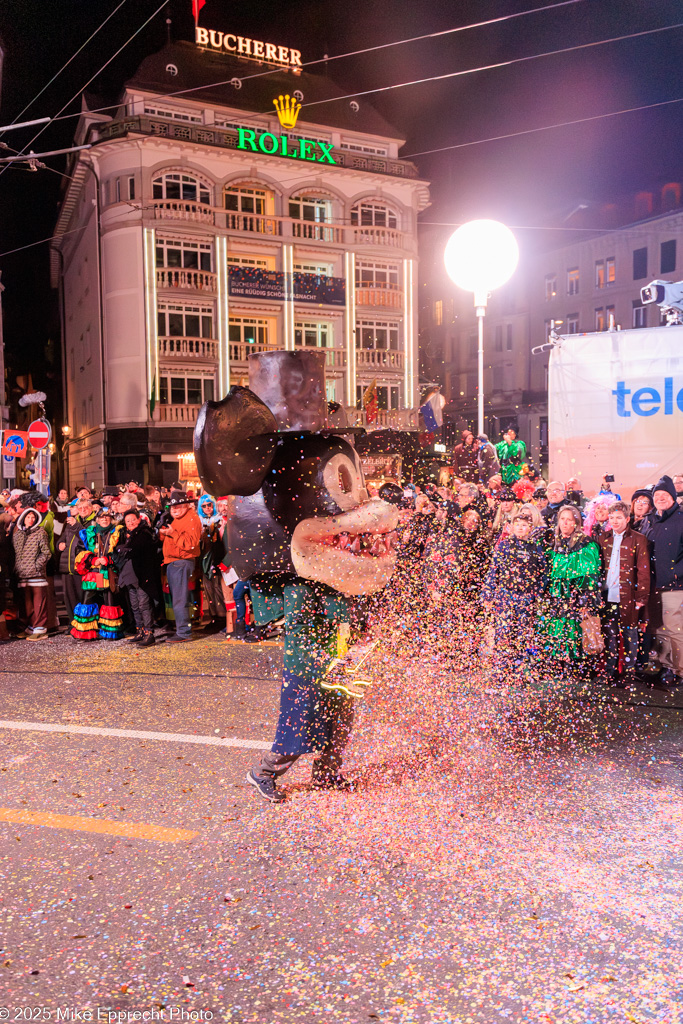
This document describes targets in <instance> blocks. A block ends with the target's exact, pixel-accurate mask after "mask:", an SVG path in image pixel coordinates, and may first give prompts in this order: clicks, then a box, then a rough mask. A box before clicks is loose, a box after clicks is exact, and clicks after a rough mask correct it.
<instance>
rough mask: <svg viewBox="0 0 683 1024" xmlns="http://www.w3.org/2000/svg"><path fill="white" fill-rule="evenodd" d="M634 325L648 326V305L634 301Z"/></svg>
mask: <svg viewBox="0 0 683 1024" xmlns="http://www.w3.org/2000/svg"><path fill="white" fill-rule="evenodd" d="M633 326H634V327H647V306H643V305H641V304H640V302H637V301H636V302H634V303H633Z"/></svg>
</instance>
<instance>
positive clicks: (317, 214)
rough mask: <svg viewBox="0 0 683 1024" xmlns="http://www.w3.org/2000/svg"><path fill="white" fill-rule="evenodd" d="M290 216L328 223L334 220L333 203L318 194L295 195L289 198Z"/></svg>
mask: <svg viewBox="0 0 683 1024" xmlns="http://www.w3.org/2000/svg"><path fill="white" fill-rule="evenodd" d="M289 216H290V217H292V218H293V219H294V220H308V221H312V222H313V223H314V224H328V223H329V222H330V221H331V220H332V203H331V202H330V200H329V199H318V198H317V197H316V196H293V197H292V198H291V199H290V200H289Z"/></svg>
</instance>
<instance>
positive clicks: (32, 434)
mask: <svg viewBox="0 0 683 1024" xmlns="http://www.w3.org/2000/svg"><path fill="white" fill-rule="evenodd" d="M28 439H29V441H30V442H31V444H32V445H33V447H34V448H35V449H36V450H37V451H40V449H41V448H47V446H48V445H49V443H50V441H51V440H52V428H51V427H50V424H49V423H48V422H47V420H34V421H33V423H31V425H30V426H29V428H28Z"/></svg>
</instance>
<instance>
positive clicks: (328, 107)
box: [126, 42, 402, 140]
mask: <svg viewBox="0 0 683 1024" xmlns="http://www.w3.org/2000/svg"><path fill="white" fill-rule="evenodd" d="M169 64H173V65H174V66H175V67H176V68H177V69H178V73H177V75H176V74H171V73H169V72H168V71H167V70H166V68H167V66H168V65H169ZM264 72H268V73H266V74H264ZM250 76H255V77H250ZM231 78H239V79H240V80H241V82H242V87H241V89H239V90H238V89H236V88H235V87H234V86H232V85H230V84H229V82H230V79H231ZM216 82H226V83H227V84H225V85H216V84H214V83H216ZM126 87H127V88H128V89H135V88H138V89H142V90H144V91H146V92H154V93H159V94H163V93H172V92H173V93H175V92H178V91H181V90H184V89H195V90H196V91H194V92H190V93H186V94H185V97H183V96H179V97H178V101H179V102H182V100H183V98H187V99H190V100H199V101H200V102H202V103H215V104H217V105H220V106H226V107H235V108H237V109H238V110H246V111H250V112H251V113H258V114H272V113H274V107H273V98H274V97H275V96H279V95H280V94H281V93H290V94H291V93H293V92H294V91H295V90H300V91H301V92H302V93H303V94H304V99H303V108H302V111H301V114H300V115H299V116H300V119H301V120H302V121H304V122H308V123H311V124H319V125H326V126H329V127H331V128H340V129H342V130H344V131H355V132H363V133H366V134H369V135H380V136H383V137H384V138H389V139H399V140H400V139H402V136H401V135H400V134H399V133H398V132H397V131H396V129H395V128H392V126H391V125H390V124H389V123H388V122H387V121H385V120H384V118H383V117H382V116H381V114H378V113H377V111H376V110H374V109H373V108H372V107H371V106H369V104H367V103H366V102H365V101H364V100H363V99H360V100H359V101H358V102H359V104H360V109H359V110H358V111H357V112H356V113H354V111H353V110H352V109H351V106H350V102H351V101H350V100H340V101H339V102H337V103H323V104H321V105H320V106H313V107H307V106H306V104H307V103H312V102H314V101H315V100H323V99H329V98H332V97H335V96H343V95H345V90H342V89H340V88H339V86H337V85H335V83H334V82H332V81H331V80H330V79H329V78H326V77H324V76H322V75H311V74H309V73H308V72H307V71H305V70H304V71H302V72H301V73H300V74H295V73H294V72H292V71H287V70H283V69H274V68H273V67H272V65H268V64H259V63H258V62H256V61H252V60H244V59H239V58H237V57H234V56H232V55H231V54H229V53H225V54H223V53H218V52H216V51H214V50H200V49H199V47H197V46H195V44H194V43H189V42H176V43H170V44H168V45H167V46H165V47H164V48H163V49H162V50H159V52H158V53H154V54H152V55H151V56H149V57H146V58H145V60H143V62H142V64H141V65H140V67H139V68H138V70H137V71H136V72H135V74H134V75H133V77H132V78H131V79H129V80H128V81H127V82H126ZM197 87H201V88H197Z"/></svg>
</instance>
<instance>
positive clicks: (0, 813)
mask: <svg viewBox="0 0 683 1024" xmlns="http://www.w3.org/2000/svg"><path fill="white" fill-rule="evenodd" d="M0 821H10V822H13V823H14V824H16V825H43V826H44V827H45V828H65V829H70V830H71V831H72V832H97V833H99V834H101V835H107V836H121V837H122V838H125V839H151V840H153V841H154V842H157V843H182V842H187V840H189V839H194V837H195V836H196V835H198V833H197V832H188V830H187V829H184V828H162V827H161V826H160V825H145V824H144V823H143V822H135V821H112V820H111V819H108V818H83V817H81V815H79V814H53V813H51V812H50V811H26V810H20V809H17V808H14V807H0Z"/></svg>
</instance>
